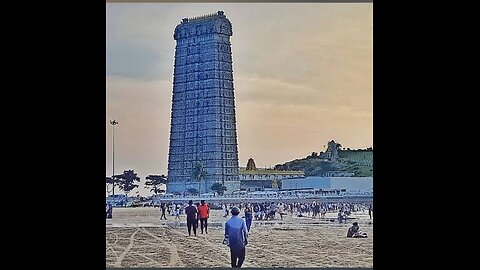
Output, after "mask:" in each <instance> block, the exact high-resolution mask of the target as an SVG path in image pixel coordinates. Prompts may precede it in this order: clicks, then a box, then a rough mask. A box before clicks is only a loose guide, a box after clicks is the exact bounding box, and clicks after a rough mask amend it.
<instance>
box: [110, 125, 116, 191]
mask: <svg viewBox="0 0 480 270" xmlns="http://www.w3.org/2000/svg"><path fill="white" fill-rule="evenodd" d="M110 124H111V125H112V181H113V183H112V184H113V188H112V194H113V195H115V126H116V125H118V122H117V121H115V120H110Z"/></svg>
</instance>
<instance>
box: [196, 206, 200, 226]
mask: <svg viewBox="0 0 480 270" xmlns="http://www.w3.org/2000/svg"><path fill="white" fill-rule="evenodd" d="M195 206H196V207H197V211H198V207H199V206H200V203H199V202H197V203H195ZM196 225H197V228H198V227H200V215H197V221H196Z"/></svg>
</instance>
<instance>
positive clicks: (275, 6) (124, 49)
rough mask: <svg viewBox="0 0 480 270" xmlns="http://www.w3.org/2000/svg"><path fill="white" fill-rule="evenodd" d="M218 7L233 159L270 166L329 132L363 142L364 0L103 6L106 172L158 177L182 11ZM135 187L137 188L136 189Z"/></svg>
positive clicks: (367, 104)
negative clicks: (229, 72)
mask: <svg viewBox="0 0 480 270" xmlns="http://www.w3.org/2000/svg"><path fill="white" fill-rule="evenodd" d="M218 10H223V11H225V15H226V16H227V18H228V19H229V20H230V21H231V22H232V25H233V36H232V37H231V43H232V54H233V55H232V56H233V69H234V75H233V76H234V88H235V90H234V91H235V99H236V101H235V102H236V113H237V134H238V152H239V163H240V166H246V164H247V160H248V158H250V157H252V158H254V159H255V163H256V165H257V167H273V166H274V165H275V164H278V163H284V162H286V161H289V160H293V159H296V158H302V157H305V156H307V155H308V154H310V153H311V152H313V151H315V152H320V151H324V150H325V148H324V145H326V143H327V141H329V140H332V139H334V140H335V141H338V142H340V143H341V144H342V145H343V146H344V147H350V148H366V147H370V146H372V144H373V125H372V122H373V112H372V111H373V110H372V92H373V91H372V76H373V74H372V70H373V66H372V65H373V59H372V57H373V42H372V41H373V40H372V32H373V21H372V20H373V18H372V16H373V5H372V4H371V3H368V4H347V3H340V4H323V3H313V4H296V3H288V4H280V3H269V4H266V3H265V4H252V3H248V4H241V3H238V4H217V3H210V4H161V3H158V4H107V16H106V23H107V25H106V27H107V88H106V95H107V104H106V106H107V115H106V126H105V127H106V129H107V137H106V140H107V149H106V175H111V174H112V148H111V147H112V133H111V132H112V127H111V126H110V125H109V123H108V122H109V121H108V120H110V119H116V120H117V121H118V122H119V125H117V126H116V127H115V173H121V172H122V171H123V170H126V169H134V170H135V171H136V172H137V173H138V175H139V176H140V177H141V179H142V180H141V181H142V183H141V186H142V187H143V183H144V182H145V177H146V176H147V175H148V174H167V163H168V145H169V132H170V110H171V102H172V82H173V62H174V53H175V40H174V39H173V31H174V29H175V26H176V25H177V24H179V23H180V21H181V19H182V18H185V17H193V16H198V15H203V14H211V13H215V12H216V11H218ZM140 194H147V193H146V192H145V191H144V190H143V189H142V190H140Z"/></svg>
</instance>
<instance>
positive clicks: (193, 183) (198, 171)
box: [167, 11, 240, 194]
mask: <svg viewBox="0 0 480 270" xmlns="http://www.w3.org/2000/svg"><path fill="white" fill-rule="evenodd" d="M232 34H233V32H232V24H231V23H230V21H229V20H228V19H227V18H226V16H225V15H224V13H223V11H218V12H217V13H215V14H210V15H204V16H199V17H195V18H185V19H183V20H182V21H181V23H180V24H179V25H177V27H176V28H175V32H174V35H173V38H174V39H175V40H176V42H177V45H176V48H175V66H174V74H173V76H174V78H173V98H172V114H171V126H170V146H169V154H168V184H167V192H169V193H181V194H184V193H192V192H194V191H195V190H196V191H197V192H200V193H210V192H212V190H211V186H212V185H213V184H214V183H221V184H222V185H224V186H225V187H226V188H227V191H226V192H225V193H231V192H233V191H236V190H239V189H240V180H239V176H238V150H237V128H236V117H235V96H234V87H233V68H232V50H231V43H230V36H232Z"/></svg>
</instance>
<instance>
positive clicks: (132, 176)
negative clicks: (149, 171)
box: [115, 170, 140, 196]
mask: <svg viewBox="0 0 480 270" xmlns="http://www.w3.org/2000/svg"><path fill="white" fill-rule="evenodd" d="M117 176H118V183H119V186H120V189H121V190H123V192H125V195H126V196H128V193H129V192H130V191H132V190H133V189H134V188H137V187H138V185H137V184H135V182H140V177H138V176H137V174H136V173H135V172H134V171H133V170H126V171H123V174H121V175H116V176H115V177H117Z"/></svg>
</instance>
